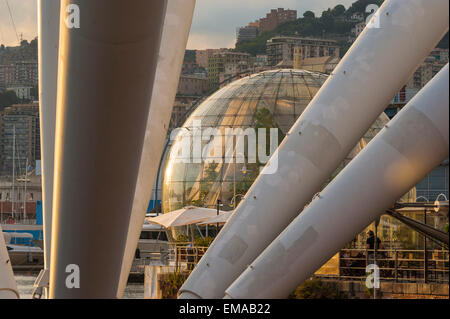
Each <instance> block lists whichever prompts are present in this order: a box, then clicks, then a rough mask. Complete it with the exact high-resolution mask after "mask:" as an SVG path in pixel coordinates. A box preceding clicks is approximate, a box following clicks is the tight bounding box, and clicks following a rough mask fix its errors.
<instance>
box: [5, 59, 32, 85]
mask: <svg viewBox="0 0 450 319" xmlns="http://www.w3.org/2000/svg"><path fill="white" fill-rule="evenodd" d="M38 74H39V73H38V63H37V62H36V61H19V62H14V63H11V64H3V65H0V87H10V86H17V85H20V86H35V85H37V84H38V81H39V76H38Z"/></svg>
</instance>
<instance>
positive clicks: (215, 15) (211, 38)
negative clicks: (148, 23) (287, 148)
mask: <svg viewBox="0 0 450 319" xmlns="http://www.w3.org/2000/svg"><path fill="white" fill-rule="evenodd" d="M55 1H57V0H55ZM353 2H355V0H197V4H196V7H195V13H194V18H193V21H192V27H191V33H190V36H189V41H188V45H187V48H188V49H206V48H225V47H228V48H231V47H234V43H235V39H236V28H237V27H240V26H245V25H247V24H248V23H249V22H251V21H255V20H257V19H259V18H262V17H264V16H265V15H266V13H268V12H269V11H270V9H275V8H285V9H296V10H297V15H298V16H299V17H301V16H302V15H303V12H305V11H307V10H311V11H313V12H315V13H316V15H320V14H321V13H322V11H324V10H326V9H328V8H333V7H335V6H336V5H338V4H343V5H344V6H345V7H346V8H348V7H349V6H350V5H351V4H352V3H353ZM7 4H9V6H10V8H11V14H12V17H13V19H12V20H13V22H14V24H15V27H16V30H17V34H18V37H19V38H21V37H23V39H25V40H32V39H33V38H34V37H36V35H37V16H36V14H37V10H36V9H37V0H0V43H3V44H5V45H17V44H18V40H17V36H16V32H15V31H14V27H13V23H12V21H11V18H10V16H9V11H8V7H7Z"/></svg>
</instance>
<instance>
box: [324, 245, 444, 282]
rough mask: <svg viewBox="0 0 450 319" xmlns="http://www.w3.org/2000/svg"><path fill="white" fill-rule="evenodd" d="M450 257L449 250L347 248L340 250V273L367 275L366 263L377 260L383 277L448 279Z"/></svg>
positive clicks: (354, 276)
mask: <svg viewBox="0 0 450 319" xmlns="http://www.w3.org/2000/svg"><path fill="white" fill-rule="evenodd" d="M448 261H449V255H448V250H429V251H424V250H397V249H390V250H381V249H380V250H377V251H376V252H375V250H369V249H364V250H360V249H343V250H341V251H340V253H339V275H338V277H339V278H342V279H353V280H361V279H365V278H366V277H367V274H366V266H367V265H370V264H376V265H377V266H378V267H379V270H380V279H381V280H385V281H394V282H421V283H448V282H449V275H448V274H449V265H448ZM321 276H323V275H321ZM325 276H326V275H325Z"/></svg>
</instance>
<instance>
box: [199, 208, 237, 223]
mask: <svg viewBox="0 0 450 319" xmlns="http://www.w3.org/2000/svg"><path fill="white" fill-rule="evenodd" d="M233 213H234V211H230V212H223V213H221V214H220V215H219V216H214V217H212V218H209V219H207V220H205V221H204V222H202V223H200V224H198V225H208V224H226V222H227V221H228V219H230V217H231V215H233Z"/></svg>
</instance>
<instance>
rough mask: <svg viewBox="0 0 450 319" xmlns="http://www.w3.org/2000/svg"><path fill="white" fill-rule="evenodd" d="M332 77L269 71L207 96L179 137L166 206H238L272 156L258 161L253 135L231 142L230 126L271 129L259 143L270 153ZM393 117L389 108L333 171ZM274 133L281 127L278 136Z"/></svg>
mask: <svg viewBox="0 0 450 319" xmlns="http://www.w3.org/2000/svg"><path fill="white" fill-rule="evenodd" d="M326 79H327V75H325V74H321V73H314V72H309V71H303V70H277V71H266V72H262V73H258V74H255V75H251V76H249V77H245V78H243V79H240V80H238V81H235V82H233V83H231V84H229V85H228V86H226V87H224V88H222V89H220V90H219V91H217V92H216V93H215V94H213V95H212V96H210V97H209V98H208V99H206V100H205V101H204V102H203V103H202V104H201V105H200V106H199V107H198V108H197V109H196V110H195V111H194V112H193V113H192V115H191V116H190V117H189V118H188V119H187V121H186V122H185V124H184V125H183V127H182V128H180V129H179V130H178V132H177V135H176V136H175V137H174V142H173V145H172V147H171V149H170V151H169V156H168V159H167V165H166V169H165V174H164V180H163V190H162V211H163V212H164V213H166V212H170V211H173V210H176V209H179V208H182V207H185V206H188V205H193V206H199V207H216V205H217V201H218V200H220V201H221V203H222V204H223V206H222V207H221V208H220V209H221V210H232V209H234V207H235V206H236V205H237V204H238V203H239V201H240V200H242V197H243V196H244V195H245V194H246V192H247V191H248V189H249V188H250V186H251V185H252V184H253V182H254V181H255V179H256V178H257V177H258V174H259V172H260V168H261V167H263V166H264V165H265V163H266V162H265V161H262V160H261V157H260V156H259V154H258V156H257V159H256V161H255V160H252V159H253V157H252V154H251V150H252V143H251V142H250V139H249V138H246V139H244V143H243V144H241V145H240V146H241V147H239V144H238V146H236V145H235V144H233V143H232V144H231V148H230V147H229V146H230V144H227V142H226V139H227V137H229V135H230V134H229V132H230V131H229V130H230V129H238V128H240V129H242V130H243V131H245V130H246V129H251V130H250V131H253V132H260V131H259V130H258V129H266V130H265V131H264V130H263V131H261V132H265V135H266V136H264V138H262V139H261V140H260V137H261V134H256V135H257V137H258V138H257V141H256V143H254V144H256V146H257V148H258V147H260V146H261V145H263V146H262V148H264V149H265V150H266V154H267V155H268V154H270V153H271V150H272V147H273V146H274V144H275V147H276V146H278V144H279V143H280V142H281V141H282V139H283V138H284V136H285V134H287V132H288V131H289V129H290V128H291V126H292V125H293V124H294V123H295V121H296V120H297V118H298V117H299V116H300V115H301V114H302V112H303V111H304V110H305V108H306V107H307V106H308V104H309V102H310V101H311V100H312V98H313V97H314V95H315V94H316V93H317V92H318V90H319V89H320V87H321V86H322V84H323V83H324V82H325V80H326ZM388 121H389V119H388V117H387V116H386V115H385V114H384V113H383V114H382V115H381V116H380V117H379V118H378V119H377V120H376V122H375V123H374V124H373V125H372V127H371V128H370V129H369V131H368V132H367V133H366V134H365V136H364V137H363V138H362V139H361V140H360V142H359V143H358V144H357V145H356V146H355V148H354V149H353V150H352V152H351V153H350V154H349V155H348V157H347V158H346V159H345V160H344V161H343V163H342V164H341V165H340V167H339V168H338V170H337V171H336V172H335V174H333V176H332V177H334V176H335V175H336V174H337V173H338V172H339V171H340V170H341V169H342V168H343V167H345V165H347V164H348V163H349V162H350V160H351V159H352V158H354V157H355V156H356V154H358V153H359V152H360V151H361V149H362V148H363V147H365V145H366V144H367V143H368V142H369V141H370V140H371V139H372V138H373V137H374V136H375V135H376V134H377V133H378V132H379V131H380V130H381V129H382V128H383V127H384V125H385V124H386V123H387V122H388ZM199 124H200V125H201V130H199V129H198V125H199ZM227 129H228V131H227ZM270 129H272V130H271V131H270ZM205 130H209V131H208V134H206V135H207V136H209V133H211V138H210V139H208V138H201V136H202V132H203V134H204V132H205ZM196 132H200V134H199V136H200V139H199V140H198V141H199V143H197V144H198V145H196V143H195V142H191V143H188V142H187V141H189V140H191V141H192V140H194V139H195V138H194V136H195V135H196V134H197V135H198V133H196ZM245 132H247V133H248V132H249V130H247V131H245ZM271 133H276V134H275V135H272V138H273V140H272V141H270V136H271ZM214 134H215V135H214ZM276 135H278V136H276ZM189 138H191V139H189ZM217 141H220V143H217ZM263 142H265V143H266V144H265V146H264V144H263ZM227 146H228V147H227ZM242 146H244V147H242ZM196 151H197V152H196ZM230 157H231V159H232V160H231V161H229V160H228V159H229V158H230Z"/></svg>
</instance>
